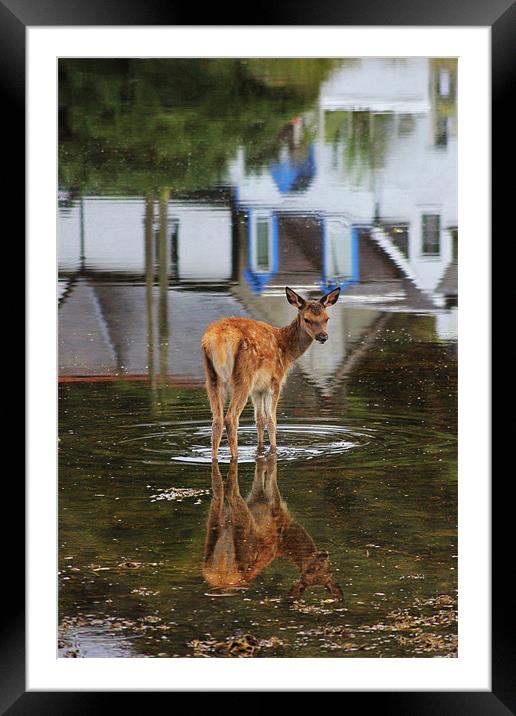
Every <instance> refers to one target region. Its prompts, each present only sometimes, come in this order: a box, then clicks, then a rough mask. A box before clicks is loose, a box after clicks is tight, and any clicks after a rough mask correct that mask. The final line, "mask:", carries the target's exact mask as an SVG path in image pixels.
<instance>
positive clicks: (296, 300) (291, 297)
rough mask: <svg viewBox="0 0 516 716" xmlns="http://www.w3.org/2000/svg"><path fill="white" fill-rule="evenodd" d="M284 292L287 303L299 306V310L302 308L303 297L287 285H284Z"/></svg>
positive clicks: (303, 303)
mask: <svg viewBox="0 0 516 716" xmlns="http://www.w3.org/2000/svg"><path fill="white" fill-rule="evenodd" d="M285 293H286V294H287V301H288V302H289V303H291V304H292V305H293V306H295V307H296V308H299V310H301V309H302V308H303V306H304V305H305V300H304V298H301V296H298V295H297V293H296V292H295V291H293V290H292V289H291V288H289V287H288V286H285Z"/></svg>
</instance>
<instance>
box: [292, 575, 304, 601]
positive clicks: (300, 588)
mask: <svg viewBox="0 0 516 716" xmlns="http://www.w3.org/2000/svg"><path fill="white" fill-rule="evenodd" d="M305 588H306V585H305V584H303V582H302V581H301V580H300V579H298V580H296V581H295V582H294V583H293V585H292V586H291V587H290V589H289V591H288V598H289V599H297V597H299V596H300V595H301V594H302V593H303V592H304V591H305Z"/></svg>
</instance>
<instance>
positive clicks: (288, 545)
mask: <svg viewBox="0 0 516 716" xmlns="http://www.w3.org/2000/svg"><path fill="white" fill-rule="evenodd" d="M211 477H212V490H213V495H212V501H211V507H210V513H209V516H208V524H207V528H206V542H205V545H204V564H203V576H204V578H205V579H206V581H207V582H208V583H209V584H210V585H211V586H212V587H215V588H218V589H234V588H238V587H246V586H247V585H248V584H249V583H250V582H251V581H252V580H253V579H255V578H256V577H257V576H258V575H259V574H260V572H261V571H262V570H263V569H265V568H266V567H267V566H268V565H269V564H271V562H273V561H274V560H275V559H276V558H277V557H284V558H285V559H288V560H289V561H291V562H293V563H294V564H295V565H296V566H297V568H298V569H299V572H300V575H299V579H296V580H295V581H294V583H293V584H292V586H291V588H290V591H289V597H290V598H296V597H298V596H299V595H300V594H302V592H303V591H304V590H305V589H306V587H308V586H315V585H320V586H323V587H325V588H326V589H327V590H328V591H329V592H330V593H331V594H333V595H335V596H336V597H337V598H338V599H340V598H342V590H341V588H340V587H339V585H338V584H336V583H335V582H334V581H333V577H332V573H331V567H330V561H329V556H328V552H322V551H320V550H319V549H318V548H317V546H316V544H315V542H314V541H313V539H312V538H311V537H310V535H309V534H308V532H307V531H306V530H305V529H304V527H302V526H301V525H300V524H298V523H297V522H294V520H293V519H292V517H291V516H290V514H289V512H288V509H287V506H286V504H285V503H284V502H283V500H282V498H281V494H280V491H279V488H278V483H277V461H276V457H275V455H274V453H270V454H269V456H268V457H267V459H265V458H264V457H258V458H257V460H256V468H255V475H254V480H253V485H252V488H251V492H250V494H249V496H248V497H247V499H244V498H243V497H242V495H241V494H240V489H239V486H238V462H237V460H231V463H230V467H229V474H228V480H227V484H226V488H225V489H224V485H223V482H222V477H221V474H220V469H219V465H218V462H217V461H216V460H214V461H213V462H212V468H211Z"/></svg>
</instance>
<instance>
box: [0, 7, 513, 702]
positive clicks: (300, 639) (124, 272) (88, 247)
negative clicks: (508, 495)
mask: <svg viewBox="0 0 516 716" xmlns="http://www.w3.org/2000/svg"><path fill="white" fill-rule="evenodd" d="M0 11H1V12H2V18H3V19H4V20H5V21H4V22H3V23H2V32H3V34H4V36H5V42H4V43H3V45H2V52H3V53H4V56H5V61H4V63H3V68H4V69H3V72H4V74H5V77H6V81H5V82H4V87H5V91H6V98H7V102H8V103H9V105H8V106H10V107H12V109H13V113H12V117H13V118H14V117H16V111H18V116H17V118H16V119H13V121H12V122H13V123H12V136H13V137H19V138H20V143H21V141H22V140H21V132H20V126H22V122H21V121H20V114H19V113H20V112H21V113H23V99H22V98H23V94H24V87H25V88H26V97H27V105H26V122H27V124H26V127H27V135H26V136H27V176H26V186H27V213H26V217H27V237H28V242H27V246H28V253H27V278H28V292H27V295H28V307H29V311H28V328H29V331H28V339H29V340H28V395H29V403H28V404H29V413H28V452H27V456H28V473H27V490H26V500H27V533H26V534H27V591H26V604H27V613H26V621H25V630H24V628H23V627H22V624H23V618H24V617H23V614H22V611H21V610H20V609H19V607H17V606H16V604H20V603H23V600H22V599H20V598H17V601H15V602H14V606H13V608H12V609H11V613H12V615H13V616H12V618H13V621H12V623H11V627H12V625H13V624H15V625H16V631H15V636H13V629H12V628H11V630H10V631H6V635H7V636H8V637H9V638H6V639H5V642H3V647H2V648H3V658H4V663H9V664H11V666H10V668H9V669H7V670H4V674H5V688H3V689H2V694H5V695H4V696H3V697H2V698H3V699H4V702H5V703H4V704H2V707H3V708H4V710H5V711H6V712H7V713H10V714H18V713H32V712H35V713H37V712H40V711H41V710H44V711H51V712H57V713H59V712H63V713H67V712H68V711H71V710H79V712H80V708H90V709H92V710H99V709H101V708H102V706H103V705H105V704H104V700H103V699H102V697H101V695H100V694H98V693H93V692H99V691H113V692H114V691H116V692H121V691H122V692H123V691H131V692H133V691H135V692H136V691H150V692H155V691H187V692H188V691H192V692H203V691H206V692H210V691H286V692H292V691H294V692H295V691H316V692H317V691H323V692H324V691H345V692H347V693H346V696H347V697H349V696H351V694H353V696H355V695H356V696H358V697H362V698H363V697H364V696H366V697H367V698H369V699H370V700H374V701H375V706H376V707H378V708H385V707H386V706H387V710H396V711H397V712H401V713H407V714H408V713H426V712H428V713H431V712H433V711H435V710H436V709H437V708H439V709H441V710H442V711H444V712H445V713H450V714H451V713H456V712H462V711H466V712H468V713H469V712H472V713H489V714H491V713H493V714H497V713H500V714H502V713H509V712H510V711H511V709H514V708H515V700H514V679H513V676H512V674H511V667H510V664H511V660H512V659H511V655H513V647H512V645H511V643H510V640H509V634H510V630H509V629H507V624H508V621H509V622H510V617H509V618H508V617H507V614H510V609H509V607H508V606H507V601H508V600H507V597H505V596H504V592H503V591H502V592H501V594H500V597H498V594H497V593H495V594H494V595H493V597H491V586H490V585H491V568H492V566H493V567H496V560H493V565H491V556H490V554H491V538H492V537H493V538H494V539H495V540H496V543H493V546H494V547H496V544H500V543H501V542H503V540H505V539H507V537H506V536H504V535H502V533H501V529H502V528H501V527H500V525H502V524H503V525H504V524H506V523H505V522H503V521H502V520H497V529H496V531H495V532H494V533H493V535H491V534H490V520H491V517H490V511H489V507H490V502H491V498H492V497H493V498H496V494H497V493H496V492H494V493H492V492H491V489H492V488H491V476H490V439H489V435H490V431H489V417H490V391H489V365H490V352H489V335H490V320H489V319H490V314H489V308H490V301H491V297H490V281H489V266H490V201H489V198H490V181H489V180H490V171H491V170H490V141H489V132H490V102H489V97H490V92H491V90H492V96H493V108H494V109H495V113H494V115H493V129H494V130H495V131H494V132H493V137H496V136H498V137H501V136H503V137H504V138H505V137H507V136H512V133H511V132H509V130H508V127H507V126H506V123H507V121H508V117H507V116H506V113H505V112H504V111H503V102H504V101H505V98H506V95H507V93H508V91H509V90H508V87H509V86H510V81H509V78H510V77H511V72H512V71H513V61H512V57H511V55H510V49H509V48H511V47H512V37H513V34H512V33H513V30H514V17H515V13H514V8H513V6H511V5H510V3H508V2H506V3H505V5H503V4H502V3H500V6H499V7H498V6H496V7H494V6H492V7H491V9H490V10H489V11H488V10H487V9H485V8H483V7H480V6H479V7H476V8H475V7H473V6H472V7H471V8H469V9H465V8H464V9H463V8H461V7H460V5H458V4H456V3H447V4H446V5H445V4H437V5H436V6H435V7H434V8H432V9H431V10H430V9H428V8H426V9H425V10H423V9H421V11H419V9H418V11H417V12H416V10H415V8H414V7H412V6H409V4H408V3H402V2H398V3H397V4H395V5H392V6H390V8H389V12H386V10H385V8H383V9H381V10H380V11H379V10H378V9H377V8H373V6H372V5H371V6H369V5H368V4H367V3H366V4H365V5H362V6H361V7H360V8H358V7H354V8H349V9H347V10H343V11H342V12H341V11H340V10H339V11H337V10H336V9H335V8H333V7H331V5H328V6H324V5H323V6H321V7H319V8H318V10H317V16H314V9H313V8H308V7H304V8H303V7H299V8H296V10H295V17H294V16H293V17H286V16H284V15H283V14H282V12H281V10H279V9H278V10H277V11H276V12H275V13H274V16H273V14H272V13H271V11H270V10H268V11H267V21H268V22H267V24H266V25H260V26H258V25H243V26H236V25H234V24H233V23H229V24H225V23H224V22H222V21H220V20H218V19H217V18H215V19H214V18H212V17H211V15H212V14H213V12H212V11H210V12H209V13H208V15H207V20H209V22H208V23H207V24H206V25H202V26H201V25H191V24H190V20H189V10H187V9H185V10H184V11H182V12H181V13H179V12H176V11H174V12H173V11H172V10H170V9H169V10H163V9H162V8H158V4H154V3H149V4H146V6H145V8H144V7H143V6H142V5H140V4H139V3H129V4H127V3H124V5H123V6H122V5H120V7H113V6H110V8H109V11H108V10H107V9H106V8H103V6H102V5H101V4H100V3H99V4H96V3H93V4H90V5H88V7H86V6H84V5H82V4H79V3H77V4H74V3H71V4H68V5H64V4H63V5H62V6H60V4H57V5H56V4H54V5H52V7H50V6H49V7H48V8H47V7H46V6H42V5H41V4H38V5H37V6H36V4H35V3H26V4H23V3H19V6H16V3H14V2H13V3H10V2H3V4H2V5H0ZM394 13H396V15H394ZM400 17H402V18H403V26H399V25H400V21H399V18H400ZM490 62H491V67H490ZM491 72H492V74H491ZM8 119H10V117H8ZM497 122H500V125H497ZM498 126H499V127H500V131H499V130H498ZM507 141H509V140H507ZM499 142H500V144H499V145H496V144H494V145H493V146H494V151H495V153H496V151H498V152H500V156H502V146H501V144H502V143H504V142H505V140H504V142H502V141H501V140H499ZM504 146H505V144H504ZM494 157H495V159H496V154H494ZM18 164H19V163H18ZM495 166H496V165H495ZM473 168H474V171H473ZM16 170H19V166H18V167H17V168H15V169H14V171H16ZM495 186H496V184H495ZM501 189H502V191H507V188H506V186H504V187H502V188H501ZM16 198H18V202H20V199H19V197H18V196H17V195H16V196H14V197H13V199H16ZM493 206H494V207H496V206H497V205H496V204H493ZM459 226H460V231H459ZM459 234H460V236H461V239H460V240H459ZM56 287H57V296H56ZM459 293H460V300H459ZM56 298H57V301H56ZM56 305H57V308H56ZM56 374H57V375H56ZM473 446H474V447H473ZM500 497H501V495H499V497H498V499H499V500H500ZM501 502H503V498H502V500H501ZM498 569H501V565H500V567H498ZM19 581H20V583H21V579H20V580H19ZM498 599H499V600H500V601H498ZM491 610H492V614H491ZM24 641H25V647H24ZM74 692H83V693H81V695H80V705H79V698H78V697H77V696H75V695H74ZM380 698H381V699H382V701H381V702H380V701H379V699H380ZM380 704H381V706H380Z"/></svg>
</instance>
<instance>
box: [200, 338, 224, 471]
mask: <svg viewBox="0 0 516 716" xmlns="http://www.w3.org/2000/svg"><path fill="white" fill-rule="evenodd" d="M204 368H205V372H206V392H207V393H208V398H209V400H210V407H211V413H212V416H213V421H212V426H211V459H212V460H216V459H217V454H218V451H219V446H220V440H221V437H222V430H223V428H224V393H225V386H224V385H223V384H222V380H221V378H220V377H219V376H218V375H217V373H216V371H215V369H214V367H213V364H212V362H211V359H210V357H209V356H208V355H207V354H206V352H204Z"/></svg>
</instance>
